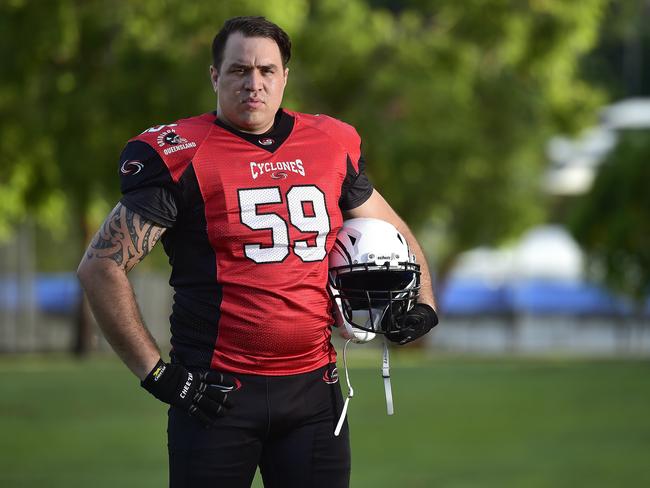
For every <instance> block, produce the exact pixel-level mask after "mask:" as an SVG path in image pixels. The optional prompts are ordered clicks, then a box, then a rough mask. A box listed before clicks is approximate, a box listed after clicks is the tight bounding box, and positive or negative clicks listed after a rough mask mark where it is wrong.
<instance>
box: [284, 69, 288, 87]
mask: <svg viewBox="0 0 650 488" xmlns="http://www.w3.org/2000/svg"><path fill="white" fill-rule="evenodd" d="M287 81H289V68H284V86H287Z"/></svg>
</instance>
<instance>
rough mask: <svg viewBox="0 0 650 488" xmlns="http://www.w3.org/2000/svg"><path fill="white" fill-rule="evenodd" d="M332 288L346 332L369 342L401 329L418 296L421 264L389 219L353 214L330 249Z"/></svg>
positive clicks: (338, 322)
mask: <svg viewBox="0 0 650 488" xmlns="http://www.w3.org/2000/svg"><path fill="white" fill-rule="evenodd" d="M329 289H330V293H331V296H332V299H333V301H334V302H335V305H336V307H335V308H336V310H335V317H336V322H337V325H339V326H341V325H343V326H345V332H346V333H347V334H344V336H346V337H348V338H352V339H353V340H356V341H357V342H366V341H368V340H371V339H372V338H374V336H375V334H385V333H387V332H391V331H396V330H399V329H401V328H402V326H403V322H404V319H405V315H406V312H407V311H408V310H410V309H411V308H412V307H413V306H414V305H415V303H416V301H417V298H418V295H419V290H420V266H419V265H418V264H416V263H415V257H414V256H413V255H412V254H411V253H410V250H409V248H408V244H407V243H406V240H405V239H404V238H403V237H402V236H401V234H399V232H397V230H396V229H395V227H393V226H392V225H391V224H389V223H388V222H384V221H382V220H378V219H351V220H348V221H346V222H344V225H343V227H342V228H341V230H340V231H339V234H338V236H337V240H336V243H335V246H334V249H333V252H332V253H331V254H330V268H329ZM350 336H351V337H350Z"/></svg>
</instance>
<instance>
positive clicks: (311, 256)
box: [78, 17, 436, 488]
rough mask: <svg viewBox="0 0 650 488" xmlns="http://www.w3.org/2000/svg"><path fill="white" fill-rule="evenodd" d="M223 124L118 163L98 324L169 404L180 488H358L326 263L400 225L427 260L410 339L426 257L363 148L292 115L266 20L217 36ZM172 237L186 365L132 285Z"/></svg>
mask: <svg viewBox="0 0 650 488" xmlns="http://www.w3.org/2000/svg"><path fill="white" fill-rule="evenodd" d="M212 54H213V65H212V66H211V67H210V78H211V80H212V86H213V88H214V90H215V92H216V93H217V94H218V104H217V110H216V112H215V113H206V114H203V115H200V116H198V117H193V118H189V119H184V120H180V121H177V122H176V123H174V124H167V125H160V126H155V127H152V128H150V129H148V130H146V131H145V132H143V133H142V134H140V135H139V136H137V137H135V138H133V139H132V140H131V141H129V143H128V144H127V146H126V148H125V149H124V151H123V153H122V157H121V160H120V177H121V189H122V193H123V197H122V199H121V200H120V202H119V203H118V204H117V205H116V207H115V208H114V209H113V211H112V212H111V213H110V214H109V216H108V217H107V219H106V221H105V222H104V224H103V226H102V227H101V229H100V230H99V231H98V232H97V234H96V236H95V238H94V239H93V241H92V243H91V244H90V246H89V247H88V250H87V252H86V255H85V256H84V258H83V260H82V262H81V264H80V266H79V270H78V275H79V278H80V280H81V283H82V285H83V287H84V289H85V291H86V294H87V296H88V299H89V301H90V304H91V306H92V309H93V311H94V314H95V317H96V318H97V321H98V322H99V324H100V326H101V328H102V330H103V332H104V334H105V336H106V338H107V339H108V341H109V342H110V343H111V345H112V346H113V348H114V349H115V351H116V352H117V354H118V355H119V356H120V358H121V359H122V360H123V361H124V362H125V363H126V365H127V366H128V367H129V368H130V369H131V371H132V372H133V373H134V374H135V375H137V376H138V378H140V380H141V384H142V386H143V387H144V388H145V389H147V390H148V391H149V392H150V393H152V394H153V395H154V396H155V397H157V398H158V399H160V400H162V401H164V402H166V403H169V404H170V405H171V407H170V409H169V426H168V436H169V460H170V485H171V486H174V487H180V486H189V487H194V488H196V487H203V486H206V487H207V486H215V487H216V486H227V487H239V486H250V483H251V481H252V479H253V476H254V473H255V469H256V467H257V466H258V465H259V466H260V470H261V473H262V476H263V479H264V483H265V486H271V487H283V488H287V487H307V486H309V487H319V486H327V487H344V486H348V482H349V471H350V448H349V438H348V432H347V425H345V426H344V429H343V432H342V434H341V435H340V436H338V437H337V436H334V435H333V430H334V425H335V424H336V421H337V419H338V416H339V414H340V412H341V409H342V398H341V391H340V388H339V385H338V384H335V381H333V380H332V379H333V378H335V376H334V375H333V370H334V367H335V363H334V362H335V357H336V356H335V351H334V349H333V347H332V345H331V344H330V325H331V324H332V317H331V313H330V305H331V301H330V299H329V297H328V295H327V290H326V283H327V253H328V252H329V250H330V249H331V248H332V246H333V243H334V238H335V236H336V233H337V231H338V229H339V228H340V227H341V225H342V221H343V219H344V218H354V217H375V218H379V219H383V220H386V221H388V222H390V223H392V224H393V225H395V226H396V227H397V228H398V230H399V231H401V233H402V234H404V235H405V236H406V238H407V240H408V241H409V242H410V243H411V246H412V247H413V248H414V249H415V253H416V255H417V257H418V259H419V262H420V263H421V264H422V292H421V295H420V301H421V302H422V303H421V304H418V305H416V308H415V309H414V310H412V311H411V312H409V314H411V315H410V316H409V317H410V323H411V325H412V326H411V328H410V330H409V331H408V332H405V333H404V334H405V335H401V336H397V337H392V338H391V339H392V340H395V341H396V342H406V341H408V340H412V339H414V338H416V337H419V336H420V335H422V334H424V333H425V332H427V331H428V330H429V329H430V328H431V327H433V325H435V323H436V318H435V312H434V307H435V304H434V300H433V295H432V292H431V284H430V278H429V273H428V271H427V269H426V265H425V264H424V263H425V260H424V256H423V254H422V251H421V250H420V248H419V246H418V245H417V243H416V241H415V238H414V237H413V235H412V233H411V232H410V231H409V230H408V228H407V227H406V225H405V224H404V223H403V222H402V220H401V219H400V218H399V217H398V216H397V215H396V214H395V212H394V211H393V210H392V209H391V207H390V206H389V205H388V204H387V203H386V202H385V200H384V199H383V198H382V197H381V195H380V194H379V193H378V192H377V191H375V190H373V188H372V186H371V185H370V183H369V182H368V179H367V177H366V175H365V172H364V163H363V158H362V156H361V154H360V144H361V141H360V139H359V136H358V135H357V133H356V131H355V130H354V129H353V128H352V127H351V126H349V125H347V124H344V123H342V122H339V121H337V120H335V119H332V118H330V117H327V116H311V115H306V114H300V113H293V112H290V111H287V110H283V109H281V108H280V104H281V101H282V96H283V93H284V88H285V86H286V84H287V77H288V74H289V70H288V68H287V63H288V61H289V58H290V56H291V43H290V41H289V38H288V36H287V35H286V33H284V31H282V29H280V28H279V27H278V26H276V25H275V24H273V23H271V22H269V21H267V20H266V19H264V18H263V17H238V18H234V19H231V20H229V21H227V22H226V23H225V24H224V26H223V28H222V29H221V31H220V32H219V33H218V34H217V36H216V37H215V39H214V42H213V46H212ZM159 239H161V240H162V242H163V245H164V247H165V251H166V252H167V254H168V255H169V259H170V263H171V265H172V274H171V279H170V284H171V285H172V286H173V287H174V290H175V296H174V306H173V313H172V315H171V317H170V322H171V331H172V340H171V342H172V352H171V363H165V362H164V361H163V360H162V359H161V354H160V351H159V349H158V347H157V345H156V343H155V342H154V340H153V339H152V337H151V335H150V334H149V332H148V331H147V329H146V328H145V326H144V324H143V322H142V319H141V317H140V313H139V311H138V307H137V304H136V300H135V297H134V295H133V291H132V288H131V286H130V284H129V281H128V279H127V277H126V275H127V273H128V271H130V270H131V269H132V268H133V266H135V265H136V264H137V263H138V262H140V261H141V260H142V259H143V258H144V257H145V256H146V255H147V253H148V252H149V251H150V250H151V249H152V248H153V246H154V245H155V244H156V242H157V241H158V240H159Z"/></svg>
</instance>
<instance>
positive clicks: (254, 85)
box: [245, 69, 262, 91]
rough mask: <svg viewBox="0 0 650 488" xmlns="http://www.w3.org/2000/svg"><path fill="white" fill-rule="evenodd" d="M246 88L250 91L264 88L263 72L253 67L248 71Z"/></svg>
mask: <svg viewBox="0 0 650 488" xmlns="http://www.w3.org/2000/svg"><path fill="white" fill-rule="evenodd" d="M245 88H246V90H250V91H258V90H261V89H262V74H261V73H260V72H259V70H256V69H252V70H250V71H249V72H248V76H247V77H246V83H245Z"/></svg>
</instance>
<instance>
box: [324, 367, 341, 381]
mask: <svg viewBox="0 0 650 488" xmlns="http://www.w3.org/2000/svg"><path fill="white" fill-rule="evenodd" d="M323 381H324V382H325V383H327V384H328V385H334V384H336V383H338V382H339V370H338V369H337V368H336V367H334V368H327V369H326V370H325V372H324V373H323Z"/></svg>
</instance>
